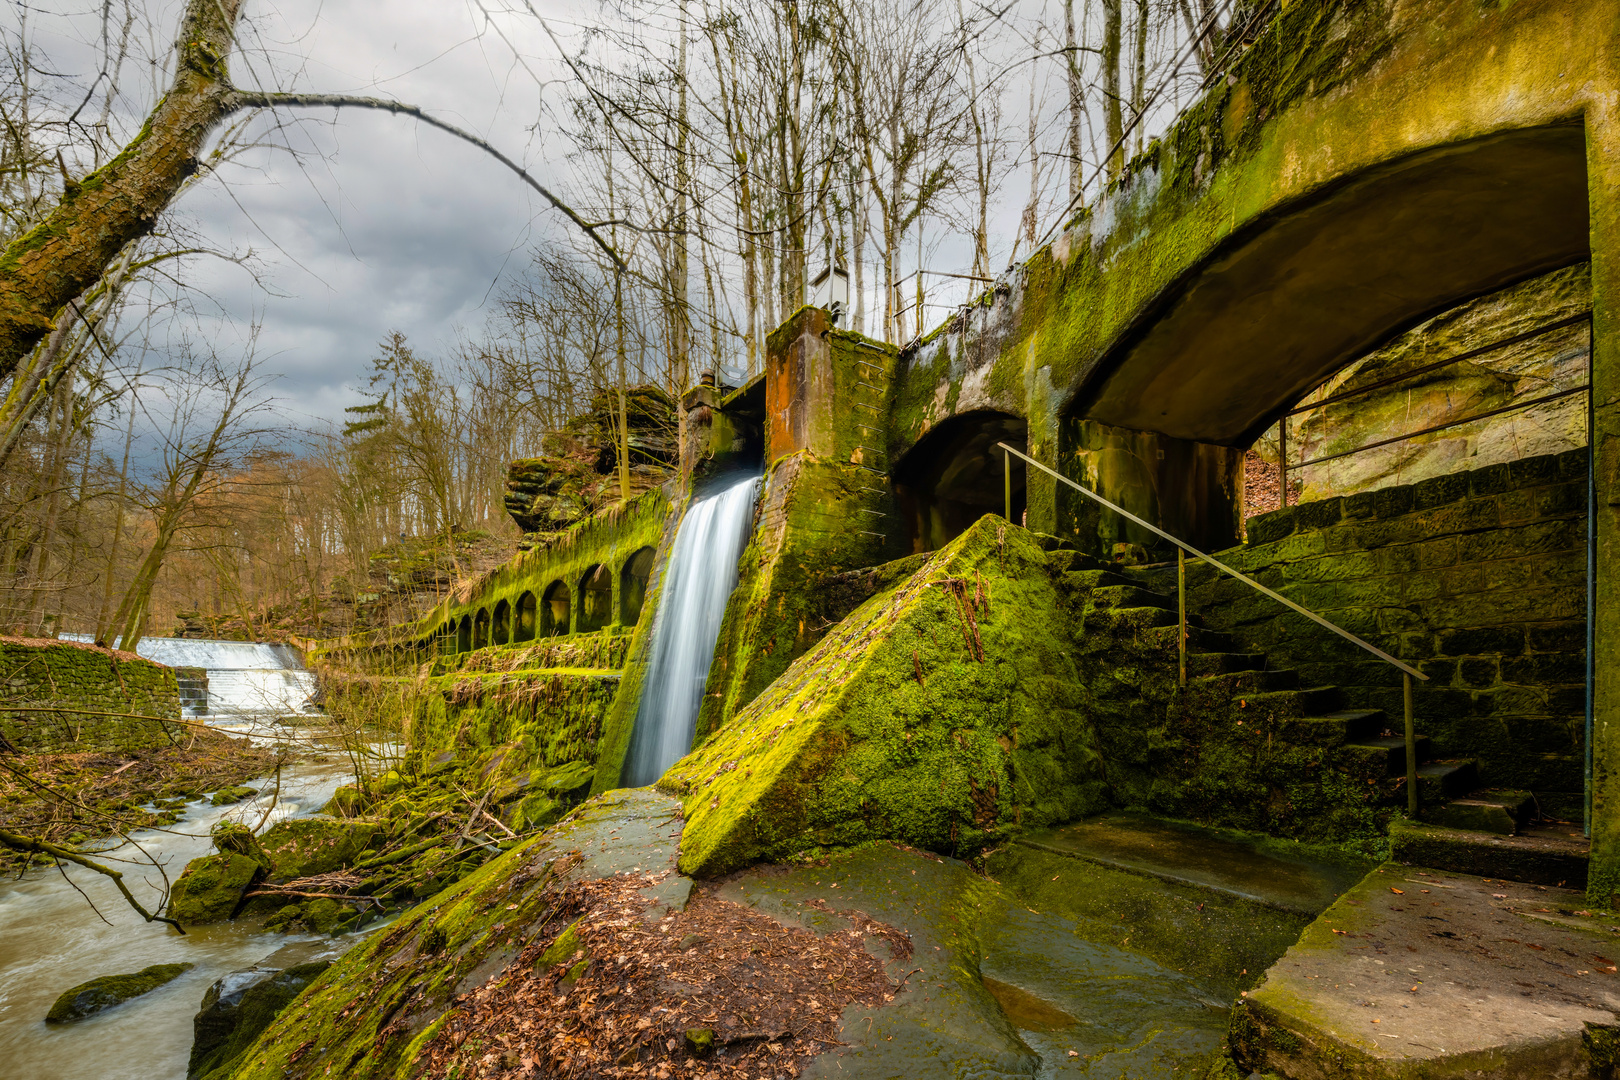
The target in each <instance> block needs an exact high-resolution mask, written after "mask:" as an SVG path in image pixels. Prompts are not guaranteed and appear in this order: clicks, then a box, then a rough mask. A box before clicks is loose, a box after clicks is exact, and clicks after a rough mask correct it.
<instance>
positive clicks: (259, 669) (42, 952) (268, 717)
mask: <svg viewBox="0 0 1620 1080" xmlns="http://www.w3.org/2000/svg"><path fill="white" fill-rule="evenodd" d="M137 651H138V652H139V653H140V654H141V655H142V656H147V657H148V658H150V659H154V660H157V661H158V662H160V663H166V664H171V665H176V666H185V667H200V668H205V669H207V670H208V690H209V694H208V697H209V700H208V707H207V709H206V714H207V715H208V716H209V717H210V718H211V722H213V723H214V724H216V725H217V726H220V727H222V728H223V729H225V730H229V731H232V732H235V733H241V734H249V735H253V736H254V737H256V738H260V737H266V736H267V735H268V736H274V735H276V734H279V735H282V736H286V737H291V738H294V739H299V740H302V738H303V737H304V736H305V735H307V734H308V733H307V732H303V731H300V730H298V729H296V728H279V727H278V728H272V727H266V726H264V725H265V723H266V722H267V721H274V720H275V719H276V718H296V717H299V716H307V715H310V710H309V707H308V700H309V697H310V694H311V693H312V692H313V690H314V678H315V677H314V673H313V672H310V671H307V670H305V669H304V667H303V664H302V662H301V659H300V658H299V656H298V653H297V651H296V650H293V649H290V648H288V647H286V646H277V645H254V644H248V643H244V642H232V641H195V640H184V639H175V638H147V639H145V640H143V641H142V642H141V643H140V646H139V648H138V650H137ZM292 722H293V723H296V722H297V721H296V719H292ZM351 776H352V773H351V771H350V765H349V762H348V759H347V758H346V757H344V756H343V755H340V754H336V753H329V754H322V753H305V754H303V755H301V758H300V760H298V761H297V762H295V763H294V764H292V765H290V766H288V767H287V768H284V769H283V770H282V772H281V778H280V785H279V791H278V792H277V797H276V798H275V799H274V805H273V807H271V808H270V809H269V812H268V816H266V807H267V806H270V804H271V803H272V798H271V791H272V789H273V788H275V787H276V782H275V781H274V780H273V779H271V778H260V779H257V780H253V781H250V782H249V783H248V786H249V787H254V788H258V789H260V790H261V792H263V793H264V794H262V795H261V796H260V797H258V798H256V799H253V800H249V801H246V802H242V803H237V804H236V805H234V806H213V805H211V804H210V803H209V802H208V801H207V800H206V799H199V800H197V801H195V802H193V803H192V804H191V806H190V807H189V808H188V809H187V811H186V813H185V815H184V816H183V817H181V818H180V820H178V821H176V822H175V823H174V824H173V825H170V826H168V827H167V828H164V829H146V830H142V831H140V832H136V833H133V834H132V835H131V839H132V840H133V841H134V843H136V844H138V845H139V846H140V847H141V848H142V849H144V851H145V852H146V853H147V854H148V855H150V856H151V857H152V858H153V859H154V860H156V861H157V862H158V863H159V864H161V865H162V866H163V868H164V872H165V873H166V874H167V875H168V878H169V880H170V881H173V880H174V879H175V878H177V877H179V876H180V872H181V871H182V870H184V869H185V866H186V863H187V862H189V861H190V860H192V859H195V858H198V857H199V856H202V855H209V854H212V853H213V844H212V842H211V841H210V839H209V830H210V829H211V828H212V827H213V826H214V825H215V824H216V823H217V822H219V821H220V820H222V819H224V818H226V817H229V818H231V819H232V820H237V821H242V822H244V823H245V824H248V825H259V824H261V819H263V821H262V825H263V827H268V826H269V825H271V824H273V823H274V822H276V821H278V820H280V819H282V818H286V817H298V816H303V815H307V814H312V813H315V812H316V811H318V810H319V809H320V808H321V807H322V806H324V805H325V804H326V802H327V801H328V800H329V799H331V797H332V793H333V792H334V791H335V790H336V789H337V788H338V786H339V785H340V784H343V783H345V782H347V781H349V780H350V778H351ZM99 858H100V860H101V861H103V862H109V863H113V865H114V867H115V869H120V870H122V871H123V872H124V877H125V882H126V883H127V884H128V885H129V888H130V891H131V892H132V893H134V894H135V897H136V899H138V900H139V901H140V902H141V903H142V904H143V905H144V906H145V907H146V908H147V910H149V911H150V910H152V909H153V908H155V907H156V906H157V904H158V902H159V899H160V897H161V896H162V889H163V880H162V877H161V876H160V875H159V874H158V872H157V871H156V870H154V869H153V868H152V866H151V865H150V863H149V862H148V861H147V860H146V859H144V858H142V857H141V855H140V854H139V853H138V852H136V851H134V850H133V849H132V848H131V847H129V846H124V847H120V848H117V849H112V848H108V849H106V850H104V851H103V853H102V854H101V855H100V856H99ZM114 860H125V861H121V862H114ZM98 913H99V915H98ZM379 925H380V924H379ZM316 940H324V939H317V938H314V937H311V936H300V935H289V934H279V933H266V932H265V931H264V930H263V928H262V919H259V918H252V919H249V918H243V919H237V920H235V921H232V922H226V923H218V924H213V925H207V926H198V927H192V928H188V930H187V933H186V934H184V935H181V934H178V933H176V932H174V931H173V930H171V929H170V928H169V927H167V926H165V925H164V924H162V923H147V922H145V921H144V920H142V919H141V917H140V916H139V915H137V914H136V913H135V912H134V911H133V910H132V909H131V908H130V907H129V905H128V904H127V903H125V902H124V899H123V898H122V897H121V896H120V895H119V894H118V890H117V888H116V886H114V885H113V883H112V882H110V881H108V880H107V879H106V878H104V877H102V876H101V875H99V874H96V873H93V872H91V871H89V870H85V869H83V868H81V867H66V868H65V873H64V871H59V870H55V869H52V870H38V869H35V870H29V871H28V872H26V873H25V874H23V875H22V877H21V878H16V877H8V878H5V879H3V880H0V1078H3V1080H10V1078H13V1077H16V1078H19V1080H20V1078H25V1077H26V1078H28V1080H122V1078H124V1077H129V1078H131V1080H134V1078H140V1080H182V1078H183V1077H184V1076H185V1075H186V1063H187V1059H188V1057H189V1055H190V1052H191V1039H192V1018H193V1017H194V1016H195V1015H196V1013H197V1010H198V1008H199V1007H200V1005H201V1004H202V999H203V995H204V994H205V993H206V992H207V990H208V987H209V986H211V985H212V984H213V982H214V981H215V980H216V979H218V978H219V977H220V976H221V975H224V974H226V973H228V972H231V971H237V970H240V969H242V968H246V967H251V966H252V965H253V964H254V963H256V962H258V961H260V960H262V959H264V958H265V957H266V956H268V955H269V954H271V953H273V952H275V951H276V950H277V949H279V948H281V947H283V946H285V945H288V944H290V943H293V942H300V941H308V942H313V941H316ZM174 963H191V964H195V965H196V967H194V968H193V969H192V970H190V971H188V972H186V973H185V974H184V975H181V976H180V977H179V978H178V979H175V980H174V981H173V982H170V983H168V984H166V985H164V986H162V987H159V988H158V989H157V990H154V991H152V992H151V993H148V994H145V995H143V996H141V997H138V998H135V999H134V1000H132V1001H129V1002H126V1003H125V1004H123V1005H120V1006H118V1007H117V1008H114V1009H108V1010H106V1011H105V1012H103V1013H100V1014H98V1015H96V1016H92V1017H90V1018H88V1019H86V1020H81V1021H79V1022H77V1023H73V1024H65V1025H61V1026H54V1025H47V1024H46V1023H45V1022H44V1017H45V1013H46V1012H47V1011H48V1010H49V1009H50V1007H51V1005H52V1003H54V1002H55V1000H56V998H57V997H58V996H59V995H60V994H61V993H62V992H63V991H64V990H67V989H69V988H70V987H73V986H77V985H78V984H80V983H82V982H86V981H88V980H90V979H94V978H96V977H98V976H101V975H118V974H127V973H130V972H135V971H139V970H140V969H142V968H144V967H148V966H150V965H152V964H174Z"/></svg>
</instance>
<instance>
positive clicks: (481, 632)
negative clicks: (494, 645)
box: [473, 608, 489, 649]
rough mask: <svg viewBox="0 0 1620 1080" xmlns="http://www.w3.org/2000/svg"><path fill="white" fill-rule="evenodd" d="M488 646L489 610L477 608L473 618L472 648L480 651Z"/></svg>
mask: <svg viewBox="0 0 1620 1080" xmlns="http://www.w3.org/2000/svg"><path fill="white" fill-rule="evenodd" d="M488 645H489V609H488V608H479V609H478V614H476V615H474V616H473V648H475V649H482V648H485V647H486V646H488Z"/></svg>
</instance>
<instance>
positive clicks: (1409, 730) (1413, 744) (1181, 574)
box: [996, 442, 1429, 818]
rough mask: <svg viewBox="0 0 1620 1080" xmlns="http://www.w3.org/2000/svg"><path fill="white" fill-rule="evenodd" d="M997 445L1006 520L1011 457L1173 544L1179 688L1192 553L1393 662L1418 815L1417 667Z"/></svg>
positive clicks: (1411, 799)
mask: <svg viewBox="0 0 1620 1080" xmlns="http://www.w3.org/2000/svg"><path fill="white" fill-rule="evenodd" d="M996 447H997V448H999V449H1000V450H1002V451H1004V454H1003V459H1004V463H1005V480H1006V482H1005V485H1004V490H1005V494H1006V510H1007V520H1008V521H1011V520H1012V459H1013V458H1014V457H1017V458H1019V459H1021V460H1022V461H1023V462H1024V463H1025V464H1027V465H1033V466H1035V468H1037V469H1039V470H1041V471H1042V472H1044V473H1046V474H1047V475H1048V476H1051V477H1052V478H1053V479H1054V480H1057V481H1058V482H1060V483H1063V484H1067V485H1069V486H1070V487H1072V488H1073V489H1074V490H1076V491H1078V492H1079V493H1080V494H1082V495H1084V496H1085V497H1086V498H1088V499H1090V500H1091V501H1092V502H1094V503H1096V504H1098V505H1099V506H1103V507H1106V508H1107V509H1109V510H1112V511H1113V512H1114V513H1116V514H1118V515H1119V516H1120V517H1123V518H1125V519H1126V520H1127V521H1132V522H1135V523H1136V524H1137V525H1140V526H1142V528H1144V529H1146V530H1148V531H1149V532H1151V533H1153V534H1154V535H1155V536H1158V537H1161V538H1163V539H1165V540H1168V541H1170V543H1172V544H1174V545H1175V546H1176V607H1177V624H1178V627H1179V632H1178V635H1177V652H1178V656H1179V658H1180V667H1181V684H1182V685H1183V686H1185V685H1186V684H1187V556H1188V555H1191V556H1193V557H1194V558H1195V559H1200V560H1202V561H1203V562H1206V563H1208V564H1209V565H1211V566H1213V567H1214V568H1215V569H1217V570H1219V571H1220V572H1221V573H1223V574H1225V575H1227V576H1228V577H1233V578H1236V579H1237V580H1238V581H1241V582H1243V584H1245V585H1247V586H1249V588H1251V589H1254V590H1255V591H1256V592H1259V593H1262V594H1264V595H1266V596H1269V597H1271V599H1273V600H1275V601H1277V602H1278V603H1279V604H1282V605H1283V606H1284V607H1287V608H1289V609H1291V610H1293V611H1297V612H1299V614H1301V615H1303V616H1305V617H1306V618H1307V619H1310V620H1311V621H1312V622H1314V623H1317V624H1318V625H1320V626H1323V627H1326V628H1327V629H1329V630H1331V631H1333V632H1334V633H1335V634H1337V635H1339V636H1340V637H1342V638H1344V640H1346V641H1348V642H1350V643H1351V644H1352V645H1355V646H1357V647H1358V648H1361V649H1365V650H1366V651H1367V652H1370V653H1372V654H1373V655H1374V656H1376V657H1378V659H1380V660H1382V661H1384V662H1385V663H1387V664H1393V665H1394V666H1395V667H1397V668H1399V669H1400V671H1401V678H1402V683H1403V687H1404V697H1405V706H1406V709H1405V711H1406V804H1407V809H1408V811H1409V812H1410V813H1411V815H1412V817H1414V818H1416V817H1417V811H1418V777H1417V735H1416V732H1415V729H1414V727H1413V720H1412V680H1413V679H1422V680H1424V681H1425V682H1427V681H1428V678H1429V677H1428V676H1427V675H1425V674H1423V672H1421V671H1419V670H1418V669H1417V668H1415V667H1412V666H1411V665H1410V664H1406V663H1403V662H1402V661H1400V660H1397V659H1395V657H1393V656H1391V655H1390V654H1389V653H1387V652H1385V651H1384V650H1383V649H1380V648H1379V647H1378V646H1376V645H1374V644H1373V643H1372V642H1370V641H1365V640H1363V639H1362V638H1359V637H1357V636H1356V635H1355V634H1352V633H1351V632H1350V631H1348V630H1346V629H1345V628H1344V627H1342V626H1339V625H1337V624H1335V623H1332V622H1329V621H1328V620H1327V619H1324V618H1323V617H1322V616H1320V615H1318V614H1317V613H1316V612H1314V611H1311V610H1310V609H1309V608H1305V607H1301V606H1300V605H1299V604H1296V603H1294V601H1292V600H1290V599H1288V597H1286V596H1284V595H1282V594H1281V593H1279V592H1276V591H1274V590H1272V589H1268V588H1266V587H1265V586H1264V585H1262V584H1260V583H1259V582H1258V581H1256V580H1254V578H1252V577H1249V576H1248V575H1247V574H1244V573H1242V572H1241V571H1238V570H1234V569H1233V568H1232V567H1230V566H1227V565H1226V564H1225V563H1223V562H1221V561H1220V560H1219V559H1217V558H1215V557H1214V556H1213V555H1210V554H1208V553H1206V552H1203V551H1199V550H1198V549H1197V548H1195V547H1193V546H1192V545H1191V544H1189V543H1187V542H1186V541H1185V540H1181V539H1179V538H1177V537H1174V536H1171V535H1170V534H1169V533H1167V532H1165V531H1164V530H1163V529H1161V528H1159V527H1158V526H1157V525H1154V524H1153V523H1152V522H1149V521H1144V520H1142V519H1141V518H1139V517H1137V516H1136V515H1135V514H1133V513H1131V512H1130V511H1129V510H1127V509H1125V508H1124V507H1123V506H1120V505H1118V504H1117V503H1114V502H1111V501H1109V500H1108V499H1105V498H1103V497H1102V496H1101V495H1099V494H1097V493H1096V492H1095V491H1092V490H1091V489H1090V488H1086V487H1082V486H1081V485H1079V484H1077V483H1075V482H1074V481H1073V480H1070V479H1069V478H1068V477H1067V476H1064V475H1063V474H1062V473H1060V472H1058V471H1057V470H1056V469H1053V468H1050V467H1048V466H1046V465H1043V464H1041V463H1040V462H1039V461H1036V460H1035V459H1034V458H1032V457H1030V456H1029V455H1028V454H1026V453H1024V452H1023V451H1021V450H1017V449H1014V448H1013V447H1011V446H1008V445H1007V444H1006V443H1004V442H998V443H996Z"/></svg>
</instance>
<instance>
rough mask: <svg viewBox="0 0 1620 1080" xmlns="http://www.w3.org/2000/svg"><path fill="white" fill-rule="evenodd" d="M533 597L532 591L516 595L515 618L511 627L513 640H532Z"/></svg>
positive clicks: (533, 625) (534, 613)
mask: <svg viewBox="0 0 1620 1080" xmlns="http://www.w3.org/2000/svg"><path fill="white" fill-rule="evenodd" d="M535 603H536V601H535V598H534V593H532V592H526V593H524V594H523V595H522V596H520V597H518V602H517V618H516V621H515V622H514V624H513V627H512V631H513V633H512V640H513V641H533V640H534V630H535V615H536V610H535Z"/></svg>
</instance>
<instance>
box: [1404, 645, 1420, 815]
mask: <svg viewBox="0 0 1620 1080" xmlns="http://www.w3.org/2000/svg"><path fill="white" fill-rule="evenodd" d="M1401 680H1402V682H1403V683H1404V684H1405V689H1406V812H1407V815H1408V816H1410V817H1411V819H1412V820H1413V821H1416V820H1417V816H1418V774H1417V734H1416V732H1415V730H1414V729H1413V726H1412V676H1410V675H1408V674H1406V673H1405V672H1402V673H1401Z"/></svg>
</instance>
